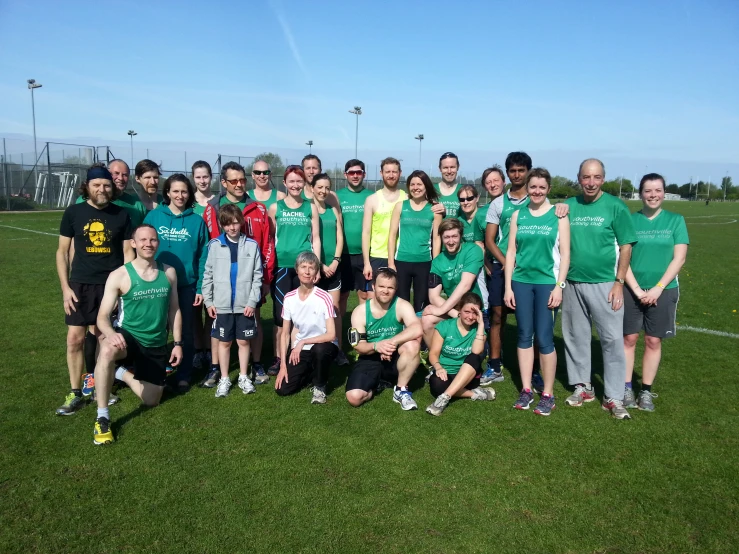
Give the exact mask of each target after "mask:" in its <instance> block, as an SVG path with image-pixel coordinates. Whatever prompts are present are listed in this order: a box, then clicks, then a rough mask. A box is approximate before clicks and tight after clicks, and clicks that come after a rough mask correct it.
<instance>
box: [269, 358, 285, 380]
mask: <svg viewBox="0 0 739 554" xmlns="http://www.w3.org/2000/svg"><path fill="white" fill-rule="evenodd" d="M281 363H282V360H280V359H279V358H275V359H274V360H272V365H271V366H269V367H268V368H267V375H273V376H274V375H277V374H278V373H279V372H280V364H281Z"/></svg>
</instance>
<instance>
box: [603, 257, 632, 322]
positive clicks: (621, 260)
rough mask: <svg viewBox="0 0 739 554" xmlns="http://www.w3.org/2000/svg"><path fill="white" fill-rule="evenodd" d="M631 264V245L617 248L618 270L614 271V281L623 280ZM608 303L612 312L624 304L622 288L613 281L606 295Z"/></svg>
mask: <svg viewBox="0 0 739 554" xmlns="http://www.w3.org/2000/svg"><path fill="white" fill-rule="evenodd" d="M630 262H631V245H630V244H622V245H621V246H619V247H618V268H617V270H616V279H625V278H626V273H627V272H628V270H629V263H630ZM608 302H609V303H610V304H611V307H612V309H613V311H614V312H617V311H618V310H620V309H621V307H622V306H623V303H624V286H623V285H622V284H621V283H619V282H618V281H615V282H614V283H613V286H612V287H611V291H610V292H609V293H608Z"/></svg>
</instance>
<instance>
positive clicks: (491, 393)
mask: <svg viewBox="0 0 739 554" xmlns="http://www.w3.org/2000/svg"><path fill="white" fill-rule="evenodd" d="M470 400H495V390H493V389H482V388H479V387H478V388H476V389H472V398H470Z"/></svg>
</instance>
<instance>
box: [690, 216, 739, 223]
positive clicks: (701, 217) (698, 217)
mask: <svg viewBox="0 0 739 554" xmlns="http://www.w3.org/2000/svg"><path fill="white" fill-rule="evenodd" d="M737 216H739V214H723V215H720V214H714V215H689V216H686V217H685V219H710V218H713V217H722V218H724V219H728V218H730V217H737ZM736 222H737V220H736V219H732V220H731V221H721V222H719V223H712V222H707V223H703V222H700V221H696V222H695V223H693V222H692V221H691V222H689V223H690V225H730V224H731V223H736Z"/></svg>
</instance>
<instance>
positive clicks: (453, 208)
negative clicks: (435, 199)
mask: <svg viewBox="0 0 739 554" xmlns="http://www.w3.org/2000/svg"><path fill="white" fill-rule="evenodd" d="M434 188H435V189H436V192H438V193H439V203H440V204H443V205H444V208H445V209H446V213H445V214H444V219H446V218H447V217H457V216H456V214H457V210H458V209H459V198H457V191H458V190H459V185H458V184H457V185H455V187H454V190H453V191H452V193H451V194H447V195H446V196H445V195H443V194H441V183H435V184H434Z"/></svg>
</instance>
